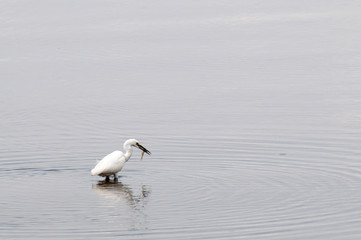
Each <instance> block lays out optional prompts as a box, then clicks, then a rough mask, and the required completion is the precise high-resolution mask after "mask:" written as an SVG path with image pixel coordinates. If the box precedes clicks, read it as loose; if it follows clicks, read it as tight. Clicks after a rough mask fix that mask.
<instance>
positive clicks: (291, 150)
mask: <svg viewBox="0 0 361 240" xmlns="http://www.w3.org/2000/svg"><path fill="white" fill-rule="evenodd" d="M281 137H282V140H281V141H280V140H279V139H277V140H275V139H274V138H273V137H272V136H269V135H257V136H254V135H253V136H252V137H249V138H247V137H244V138H243V139H239V138H228V139H227V138H217V137H212V138H207V139H201V138H199V139H194V138H192V139H191V138H186V137H184V138H182V139H176V140H174V141H171V139H168V138H164V139H159V142H161V143H162V144H159V145H163V146H164V145H165V146H166V147H165V149H167V150H166V151H164V152H162V150H161V149H157V150H156V151H155V152H158V154H159V155H161V156H164V155H165V154H166V152H171V153H172V155H171V156H167V157H164V158H163V159H159V162H162V164H163V165H164V167H163V168H162V167H161V168H160V169H159V166H160V165H158V164H154V166H156V167H157V169H156V168H154V169H152V167H151V166H149V167H148V168H149V169H148V170H149V177H150V175H153V177H155V176H156V177H157V178H158V179H154V181H156V182H157V183H158V182H161V181H162V179H163V180H164V179H167V182H173V183H179V184H178V185H177V186H176V187H175V188H176V190H174V191H169V193H170V194H174V195H175V196H176V197H174V199H173V201H171V202H169V201H168V202H166V201H160V202H159V205H164V204H168V205H169V204H170V205H171V206H169V208H170V209H171V210H170V212H173V213H174V214H183V215H186V216H187V221H188V222H187V224H184V226H182V228H183V227H184V229H187V230H185V232H188V233H189V234H190V235H192V234H193V235H194V236H202V234H201V232H208V233H209V234H210V233H212V232H213V234H215V235H213V236H214V237H217V235H219V236H223V237H230V238H233V237H234V238H237V237H239V236H240V235H241V236H247V237H254V238H257V237H261V236H267V237H269V238H272V237H273V238H275V239H277V238H279V237H282V236H283V237H284V238H287V237H291V236H294V237H310V236H312V235H313V234H315V229H317V234H320V235H324V236H326V237H327V236H332V234H334V233H335V232H342V233H343V234H344V235H352V234H354V233H355V232H357V229H355V228H354V227H355V226H356V225H357V224H355V222H358V223H360V222H361V219H360V217H358V215H359V214H360V213H361V207H360V204H359V203H358V199H359V197H358V196H359V193H360V191H359V190H356V191H355V188H357V186H360V184H359V183H360V180H361V164H359V163H358V161H357V153H358V150H357V148H355V147H354V146H356V145H357V144H355V143H356V142H355V139H353V138H349V139H348V138H347V137H341V138H333V139H329V138H328V139H323V138H315V139H314V138H312V137H308V136H303V137H302V136H301V137H300V139H298V140H294V139H293V138H292V137H291V136H287V135H285V136H281ZM210 139H211V140H210ZM344 142H348V144H342V143H344ZM185 149H187V151H185ZM155 161H156V160H155ZM159 164H160V163H159ZM159 171H160V173H159ZM155 172H158V174H153V173H155ZM165 185H166V184H165ZM177 198H178V199H177ZM345 221H348V222H350V225H349V226H350V228H349V229H347V228H345V225H344V222H345ZM205 223H206V224H205ZM171 226H172V224H171V223H170V222H168V223H166V224H165V226H162V228H160V229H163V230H165V231H166V232H167V233H168V234H169V233H170V232H172V231H173V230H174V229H173V230H172V228H171ZM339 226H343V227H339ZM167 229H168V230H167ZM185 232H183V235H182V234H181V233H177V234H181V235H182V236H184V237H186V236H187V233H185ZM197 233H198V234H197Z"/></svg>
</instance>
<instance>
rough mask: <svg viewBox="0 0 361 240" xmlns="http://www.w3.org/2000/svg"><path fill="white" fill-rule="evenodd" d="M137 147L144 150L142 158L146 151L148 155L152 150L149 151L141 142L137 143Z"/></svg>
mask: <svg viewBox="0 0 361 240" xmlns="http://www.w3.org/2000/svg"><path fill="white" fill-rule="evenodd" d="M136 147H137V148H139V149H140V150H142V151H143V152H142V157H141V158H140V160H142V159H143V156H144V153H146V154H148V155H150V154H151V152H150V151H148V150H147V149H146V148H145V147H143V146H142V145H140V144H139V143H136Z"/></svg>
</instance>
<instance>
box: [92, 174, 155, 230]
mask: <svg viewBox="0 0 361 240" xmlns="http://www.w3.org/2000/svg"><path fill="white" fill-rule="evenodd" d="M92 189H93V191H95V192H97V193H98V194H99V195H100V196H102V197H104V198H106V199H112V200H116V201H115V203H116V205H115V207H117V208H119V210H120V211H121V209H122V208H123V207H127V209H128V211H129V212H128V211H127V212H128V213H127V216H128V217H129V218H130V219H131V223H130V226H129V228H130V229H146V226H145V225H146V214H145V212H144V210H145V207H146V204H147V200H148V198H149V196H150V190H149V187H147V186H145V185H142V186H141V189H139V191H137V193H134V191H133V189H132V188H131V187H130V186H129V185H128V184H124V183H122V182H121V181H120V180H119V181H117V182H108V181H99V182H98V183H97V184H93V185H92Z"/></svg>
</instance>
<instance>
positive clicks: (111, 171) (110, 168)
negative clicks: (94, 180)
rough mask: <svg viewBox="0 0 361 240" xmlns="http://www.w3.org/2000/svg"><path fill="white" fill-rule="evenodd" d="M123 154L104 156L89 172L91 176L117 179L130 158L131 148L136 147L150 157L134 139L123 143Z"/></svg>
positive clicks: (116, 152) (117, 152)
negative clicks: (112, 176)
mask: <svg viewBox="0 0 361 240" xmlns="http://www.w3.org/2000/svg"><path fill="white" fill-rule="evenodd" d="M123 147H124V150H125V153H122V152H121V151H114V152H112V153H110V154H108V155H106V156H105V157H104V158H103V159H102V160H100V162H99V163H98V164H97V165H96V166H95V167H94V168H93V169H92V170H91V174H92V175H93V176H95V175H99V176H102V177H107V179H108V177H109V176H111V175H114V179H116V178H117V176H116V174H117V173H118V172H119V171H121V170H122V168H123V166H124V164H125V163H126V162H127V161H128V160H129V158H130V157H131V156H132V153H133V148H132V147H137V148H139V149H141V150H142V151H143V152H145V153H147V154H149V155H150V152H149V151H148V150H147V149H146V148H145V147H143V146H142V145H140V144H139V142H138V141H137V140H135V139H129V140H127V141H125V143H124V145H123Z"/></svg>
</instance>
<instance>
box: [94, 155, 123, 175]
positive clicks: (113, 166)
mask: <svg viewBox="0 0 361 240" xmlns="http://www.w3.org/2000/svg"><path fill="white" fill-rule="evenodd" d="M125 163H126V159H125V157H124V154H123V153H122V152H121V151H114V152H112V153H109V154H108V155H106V156H105V157H104V158H103V159H102V160H101V161H100V162H99V163H98V164H97V165H96V166H95V167H94V168H93V170H92V171H91V174H92V175H93V176H95V175H99V176H103V177H104V176H111V175H113V174H114V173H117V172H120V170H122V168H123V166H124V164H125Z"/></svg>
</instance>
